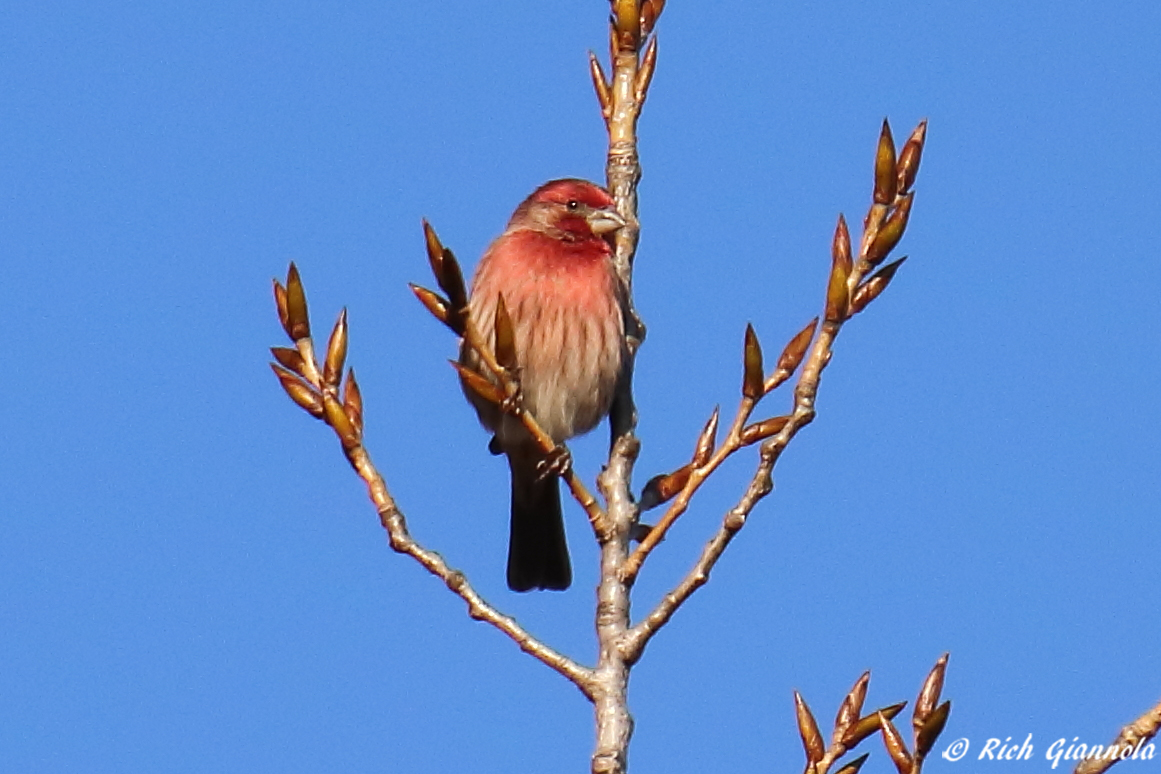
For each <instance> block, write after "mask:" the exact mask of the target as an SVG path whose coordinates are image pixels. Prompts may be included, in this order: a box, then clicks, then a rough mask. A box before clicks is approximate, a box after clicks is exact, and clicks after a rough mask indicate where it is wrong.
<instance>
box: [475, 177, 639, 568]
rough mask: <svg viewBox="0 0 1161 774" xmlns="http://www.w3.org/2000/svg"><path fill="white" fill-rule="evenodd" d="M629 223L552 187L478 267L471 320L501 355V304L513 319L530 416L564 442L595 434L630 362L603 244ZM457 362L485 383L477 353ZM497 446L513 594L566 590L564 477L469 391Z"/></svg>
mask: <svg viewBox="0 0 1161 774" xmlns="http://www.w3.org/2000/svg"><path fill="white" fill-rule="evenodd" d="M622 225H624V221H623V220H622V219H621V218H620V217H619V216H618V215H617V213H616V210H615V209H614V207H613V199H612V197H611V196H609V193H608V192H607V191H605V190H604V189H603V188H600V187H599V186H596V185H594V184H592V183H589V182H586V181H584V180H572V179H566V180H553V181H551V182H548V183H545V184H544V185H542V186H540V187H539V188H537V189H536V190H535V191H533V192H532V195H531V196H529V197H528V198H527V199H525V200H524V201H523V202H522V203H521V204H520V206H519V207H517V208H516V212H514V213H513V214H512V219H511V220H509V221H508V227H507V228H506V229H505V230H504V233H503V234H501V235H500V236H499V237H498V238H497V239H496V241H494V242H493V243H492V244H491V246H490V247H488V249H487V251H486V252H485V253H484V256H483V258H481V259H480V263H479V265H478V266H477V267H476V274H475V277H474V278H473V279H472V289H471V305H470V306H471V313H470V317H471V321H472V324H473V326H474V327H475V329H476V330H477V331H479V332H480V334H481V335H483V336H484V337H485V339H486V340H488V342H489V344H491V345H494V343H495V342H494V341H493V338H494V336H495V315H496V303H497V298H498V297H499V296H500V295H503V296H504V304H505V306H506V307H507V309H508V314H509V316H510V317H511V320H512V331H513V334H514V338H515V343H516V359H517V368H518V373H519V379H520V388H521V394H522V396H523V400H524V408H525V409H526V410H527V411H529V412H530V413H531V414H532V416H533V417H534V418H535V419H536V422H537V424H539V425H540V427H541V428H543V430H544V431H545V432H546V433H547V434H548V435H549V436H551V437H552V439H553V440H554V441H556V442H557V443H561V442H563V441H565V440H567V439H569V438H572V437H573V436H576V435H580V434H582V433H586V432H588V431H589V430H592V429H593V428H594V427H596V426H597V424H598V423H599V422H600V421H601V420H602V419H603V418H604V417H605V416H607V415H608V413H609V408H610V406H611V404H612V402H613V395H614V393H615V392H616V388H617V382H618V380H619V379H620V378H621V375H622V373H623V372H624V369H625V366H626V364H627V362H628V354H627V352H626V348H625V325H624V308H625V302H624V292H623V291H622V286H621V283H620V281H619V280H618V278H617V275H616V272H615V271H614V269H613V260H612V256H613V252H612V247H611V245H610V243H609V241H608V239H607V237H608V236H609V235H610V234H611V233H612V232H613V231H615V230H616V229H618V228H620V227H621V226H622ZM460 363H461V364H463V365H465V366H468V367H469V368H471V369H473V370H475V371H477V372H479V373H482V374H484V375H488V371H487V369H486V368H484V367H483V366H481V365H480V363H479V360H478V358H477V356H476V353H475V352H474V351H473V350H472V349H471V348H470V347H468V346H466V345H462V346H461V348H460ZM464 394H465V395H466V396H467V398H468V401H469V402H471V404H472V405H473V406H474V407H475V409H476V413H477V414H479V417H480V422H481V423H482V424H483V425H484V427H485V428H487V429H488V430H490V431H491V432H493V433H494V434H495V438H494V439H493V445H492V448H493V449H494V450H496V451H497V452H503V453H504V454H505V455H507V457H508V467H509V469H510V470H511V473H512V519H511V533H510V537H509V543H508V587H509V588H511V589H513V590H514V591H528V590H530V589H537V588H539V589H566V588H568V586H569V584H570V583H571V582H572V568H571V566H570V564H569V558H568V545H567V544H566V543H565V537H564V521H563V519H562V516H561V509H560V486H559V483H558V480H557V477H556V476H555V475H552V474H548V475H545V474H544V472H543V470H542V469H541V468H538V464H539V463H540V462H541V461H542V460H543V455H542V454H541V452H540V451H539V449H538V448H537V447H536V446H535V444H534V443H533V441H532V439H531V438H530V437H529V435H528V433H527V431H526V430H525V428H524V426H523V425H522V424H521V423H520V420H518V419H516V418H514V417H512V416H510V415H506V414H503V413H502V412H501V411H500V409H499V408H498V407H497V406H495V405H493V404H491V403H488V402H487V401H485V400H483V399H482V398H480V397H479V396H477V395H476V394H475V393H474V392H472V391H471V390H470V389H468V388H467V387H465V388H464Z"/></svg>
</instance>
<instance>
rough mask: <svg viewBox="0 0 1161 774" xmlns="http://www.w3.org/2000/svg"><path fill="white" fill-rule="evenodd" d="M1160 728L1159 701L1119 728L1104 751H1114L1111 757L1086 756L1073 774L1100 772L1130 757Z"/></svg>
mask: <svg viewBox="0 0 1161 774" xmlns="http://www.w3.org/2000/svg"><path fill="white" fill-rule="evenodd" d="M1158 730H1161V702H1157V704H1156V706H1154V707H1153V708H1151V709H1149V710H1146V711H1145V714H1144V715H1142V716H1141V717H1139V718H1137V719H1136V720H1134V721H1133V722H1132V723H1130V724H1129V725H1127V726H1125V727H1124V728H1122V729H1121V733H1119V734H1117V738H1116V739H1114V740H1113V743H1112V744H1110V745H1109V746H1108V747H1106V748H1105V750H1104V752H1105V753H1106V756H1107V753H1109V751H1114V752H1113V753H1112V757H1106V756H1102V757H1100V758H1088V759H1086V760H1083V761H1081V762H1080V763H1078V764H1077V765H1076V768H1075V769H1074V770H1073V774H1101V772H1103V771H1106V770H1107V769H1108V768H1109V767H1110V766H1112V765H1113V764H1114V763H1116V762H1117V761H1119V760H1124V758H1127V757H1132V756H1133V755H1134V753H1136V752H1137V751H1139V750H1140V748H1141V747H1143V746H1144V745H1145V743H1146V742H1148V741H1149V740H1150V739H1152V738H1153V737H1154V736H1156V735H1157V732H1158Z"/></svg>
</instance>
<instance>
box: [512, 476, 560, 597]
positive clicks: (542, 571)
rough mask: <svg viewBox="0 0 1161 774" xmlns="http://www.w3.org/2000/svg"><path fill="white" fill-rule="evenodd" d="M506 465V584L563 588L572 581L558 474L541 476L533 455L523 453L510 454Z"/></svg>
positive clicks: (527, 588)
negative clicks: (509, 503)
mask: <svg viewBox="0 0 1161 774" xmlns="http://www.w3.org/2000/svg"><path fill="white" fill-rule="evenodd" d="M508 467H509V468H510V469H511V471H512V522H511V532H510V535H509V539H508V588H510V589H512V590H513V591H530V590H532V589H552V590H555V591H563V590H564V589H567V588H568V587H569V584H571V583H572V565H571V563H570V562H569V559H568V543H566V542H565V537H564V517H563V515H562V514H561V510H560V485H559V484H558V483H557V481H558V477H557V476H554V475H547V476H543V477H542V476H541V474H540V471H539V470H537V467H536V459H535V458H531V459H530V458H528V457H525V456H522V455H509V456H508Z"/></svg>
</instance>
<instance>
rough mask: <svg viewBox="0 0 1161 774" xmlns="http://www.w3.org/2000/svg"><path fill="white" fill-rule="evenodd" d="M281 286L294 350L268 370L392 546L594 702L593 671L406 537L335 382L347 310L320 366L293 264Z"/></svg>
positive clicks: (353, 406) (351, 384)
mask: <svg viewBox="0 0 1161 774" xmlns="http://www.w3.org/2000/svg"><path fill="white" fill-rule="evenodd" d="M287 288H289V293H288V290H287ZM287 288H283V287H282V286H281V285H280V284H279V283H277V282H276V283H275V286H274V292H275V300H276V303H277V305H278V311H279V317H280V319H281V320H282V323H283V328H284V329H285V330H286V332H287V334H288V335H289V336H290V337H291V339H292V340H293V341H294V344H295V350H277V349H276V350H274V351H273V354H274V355H275V357H276V359H278V360H279V362H280V364H279V365H277V366H275V367H274V370H275V374H276V375H277V376H278V379H279V381H280V382H281V383H282V386H283V388H284V389H285V390H286V392H287V394H288V395H289V396H290V398H291V399H292V400H293V401H294V402H295V403H297V404H298V405H299V407H300V408H302V409H304V410H306V411H308V412H309V413H311V415H312V416H315V417H316V418H318V419H321V420H323V421H324V422H326V424H327V425H328V426H329V427H330V428H331V429H332V430H333V431H334V432H335V435H336V436H338V439H339V443H340V445H341V446H342V449H343V454H344V455H346V458H347V461H348V462H349V463H350V464H351V467H352V468H354V469H355V472H356V473H357V474H358V475H359V478H361V479H362V480H363V482H364V483H365V484H366V486H367V493H368V495H369V496H370V498H371V501H372V502H373V503H374V504H375V509H376V511H377V512H378V514H379V521H380V523H381V524H382V525H383V528H384V529H385V530H387V536H388V541H389V543H390V545H391V547H392V548H393V549H394V550H395V551H398V552H399V553H402V554H406V555H408V556H410V557H411V558H413V559H415V561H417V562H419V564H420V565H422V566H423V567H424V568H425V569H426V570H427V571H428V572H430V573H431V574H432V575H435V576H436V577H438V578H439V579H441V580H442V581H443V582H444V583H445V584H446V585H447V587H448V588H449V589H450V590H451V591H452V592H453V593H455V594H456V595H457V596H459V597H460V599H462V600H464V602H465V603H467V606H468V615H469V616H470V617H471V618H473V619H475V620H477V621H484V622H486V623H489V624H491V625H492V626H493V627H495V628H496V629H499V630H500V631H501V632H503V633H504V634H505V635H507V636H508V637H509V638H510V639H511V640H512V641H513V642H515V643H516V645H517V646H519V648H520V649H521V650H523V651H524V652H525V653H528V654H529V655H531V656H532V657H534V658H536V659H537V660H538V661H540V662H541V663H543V664H544V665H546V666H548V667H549V668H551V669H553V670H554V671H556V672H558V673H559V674H561V675H563V676H564V677H565V678H566V679H567V680H569V682H571V683H572V684H573V685H575V686H576V687H577V688H578V689H579V690H580V692H581V693H583V694H584V695H585V696H586V697H587V698H588V699H589V700H590V701H595V700H596V693H597V692H596V680H595V678H594V672H593V670H592V669H589V668H587V667H584V666H581V665H580V664H578V663H577V662H576V661H574V660H572V659H570V658H568V657H567V656H565V655H563V654H561V653H558V652H557V651H555V650H553V649H552V648H550V647H548V646H547V645H545V644H544V643H543V642H541V641H540V640H538V639H536V638H535V637H533V636H532V635H531V634H529V633H528V632H527V631H525V630H524V629H523V628H522V627H521V626H520V625H519V624H518V623H517V622H516V620H515V619H513V618H512V617H511V616H507V615H505V614H503V613H501V612H500V611H499V610H497V609H496V608H495V607H493V606H492V605H490V604H488V603H487V602H486V601H485V600H484V599H483V598H482V597H481V596H480V595H479V594H478V593H477V592H476V590H475V589H474V588H472V585H471V584H470V583H469V582H468V579H467V577H466V576H465V575H464V574H463V573H462V572H460V571H459V570H455V569H452V568H451V567H449V566H448V565H447V563H446V562H445V561H444V560H443V557H441V556H440V555H439V554H437V553H435V552H434V551H430V550H428V549H426V548H424V547H423V546H422V545H420V544H419V543H418V542H417V541H416V540H415V538H413V537H412V536H411V533H410V532H409V531H408V529H407V521H406V520H405V519H404V516H403V512H402V511H400V510H399V507H398V505H396V503H395V500H394V498H393V497H392V496H391V493H390V492H389V491H388V489H387V484H386V482H385V481H384V480H383V476H382V475H381V474H380V473H379V471H378V470H377V469H376V468H375V465H374V464H373V463H372V462H371V456H370V455H369V454H368V453H367V450H366V448H365V447H364V446H363V401H362V397H361V395H360V393H359V388H358V385H357V384H356V383H355V379H354V374H353V373H350V372H348V374H347V380H346V384H345V385H341V384H340V382H341V377H342V371H343V360H344V359H345V355H346V348H347V344H346V338H347V325H346V314H345V313H344V314H343V315H340V317H339V322H338V323H337V324H336V326H335V330H334V333H332V334H331V341H330V343H329V344H328V346H327V358H326V368H325V369H320V368H319V366H318V362H317V360H316V358H315V354H314V343H313V341H312V339H311V336H310V324H309V317H308V315H307V311H306V301H305V293H304V291H303V288H302V283H301V280H300V278H299V276H298V270H297V269H296V268H295V267H294V265H293V264H291V271H290V274H289V276H288V280H287ZM288 295H290V296H293V297H295V298H297V299H298V303H297V304H296V305H294V306H293V307H292V306H291V305H290V304H288V302H287V297H288ZM295 352H297V353H298V356H297V357H294V353H295ZM340 386H342V389H340Z"/></svg>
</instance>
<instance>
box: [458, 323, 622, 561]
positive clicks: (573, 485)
mask: <svg viewBox="0 0 1161 774" xmlns="http://www.w3.org/2000/svg"><path fill="white" fill-rule="evenodd" d="M464 340H465V341H466V342H467V343H468V346H470V347H471V348H472V349H473V350H475V352H476V354H477V355H479V357H480V359H481V360H482V361H484V365H486V366H487V367H488V370H489V371H491V372H492V373H493V374H495V376H496V379H497V380H499V382H500V385H501V387H502V388H503V390H504V393H505V394H506V395H507V396H508V400H506V401H504V402H503V403H502V404H500V406H499V408H500V410H501V411H505V412H507V413H508V414H510V415H512V416H514V417H516V418H517V419H519V420H520V422H521V423H523V425H524V428H525V429H526V430H527V431H528V433H529V435H531V436H532V439H533V440H534V441H536V444H537V446H539V447H540V450H541V451H542V452H544V453H545V454H546V455H547V454H552V453H554V452H555V451H556V449H557V448H558V447H559V448H561V449H563V450H564V452H565V453H566V454H568V453H569V452H568V447H566V446H565V445H564V444H557V443H556V441H554V440H552V437H551V436H549V435H548V433H546V432H544V430H543V429H541V427H540V425H539V424H538V423H537V422H536V418H535V417H533V416H532V413H531V412H529V411H524V409H523V405H522V401H521V399H520V387H519V384H518V383H517V382H516V381H515V380H514V379H513V378H512V376H511V374H510V373H509V372H508V370H507V369H505V368H503V367H502V366H501V365H500V364H499V363H498V362H497V361H496V355H495V353H494V352H493V351H492V348H491V347H489V346H488V344H487V341H486V340H485V339H484V338H483V337H482V336H480V333H479V331H477V330H476V328H475V326H474V325H472V321H471V319H470V318H466V319H465V323H464ZM560 477H561V478H562V479H563V480H564V482H565V483H566V484H567V485H568V488H569V491H570V492H572V496H573V498H575V499H576V501H577V502H578V503H580V506H581V507H582V508H584V510H585V514H586V515H587V516H588V518H589V524H591V525H592V527H593V531H594V532H595V533H596V535H597V539H598V540H600V539H603V537H604V536H605V534H606V532H607V530H608V526H607V525H606V523H605V521H606V517H605V511H604V510H603V509H602V508H601V505H600V503H598V502H597V498H596V497H594V496H593V493H592V492H590V491H589V489H588V487H586V486H585V483H584V481H582V480H581V478H580V476H578V475H577V473H576V471H575V470H573V468H572V465H569V466H568V467H567V468H565V469H564V470H563V471H561V473H560Z"/></svg>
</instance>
